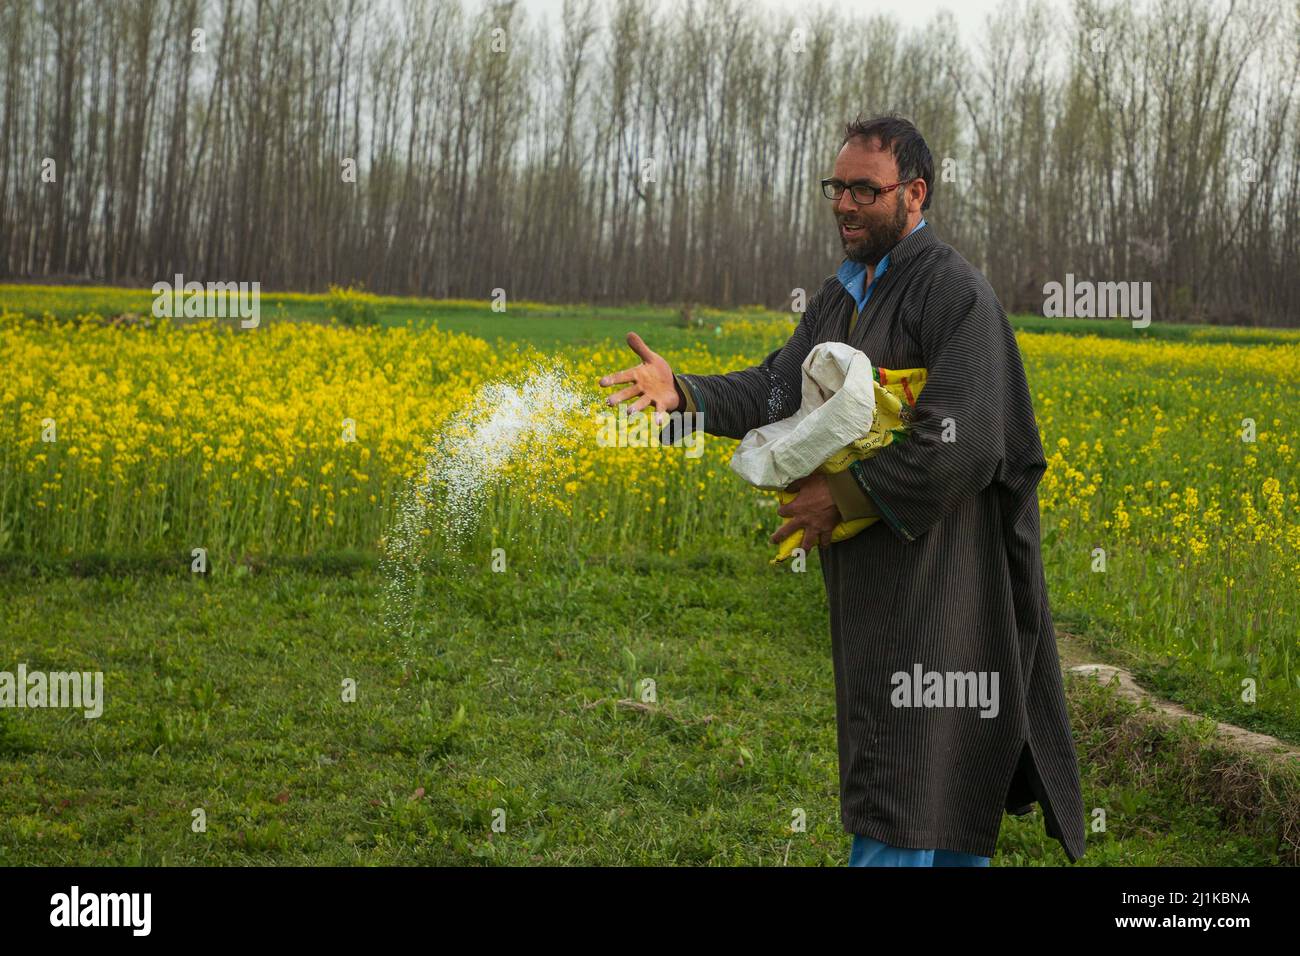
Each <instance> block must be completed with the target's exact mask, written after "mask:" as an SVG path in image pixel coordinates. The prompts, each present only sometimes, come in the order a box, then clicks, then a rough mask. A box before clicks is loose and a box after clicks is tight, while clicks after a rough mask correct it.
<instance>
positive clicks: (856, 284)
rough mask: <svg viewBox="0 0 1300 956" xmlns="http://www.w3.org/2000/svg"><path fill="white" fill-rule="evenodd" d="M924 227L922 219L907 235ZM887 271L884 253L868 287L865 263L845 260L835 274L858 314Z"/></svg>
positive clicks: (887, 257) (887, 259) (887, 260)
mask: <svg viewBox="0 0 1300 956" xmlns="http://www.w3.org/2000/svg"><path fill="white" fill-rule="evenodd" d="M924 225H925V218H924V217H922V218H921V221H920V222H918V223H917V224H916V225H915V226H914V227H913V228H912V231H911V232H909V233H908V234H907V235H908V236H910V235H911V234H912V233H913V232H916V230H917V229H920V228H921V227H922V226H924ZM903 238H904V239H906V238H907V236H904V237H903ZM888 269H889V253H888V252H886V253H885V254H884V256H882V257H881V259H880V261H879V262H878V263H876V272H875V274H874V275H873V276H872V277H871V285H869V286H868V285H866V280H867V265H866V263H865V262H854V261H853V260H852V259H845V260H844V262H843V263H842V264H841V265H840V267H839V269H838V270H836V273H835V274H836V276H838V277H839V280H840V285H842V286H844V289H845V291H847V292H848V294H849V295H851V296H853V301H854V302H856V303H857V304H858V312H859V313H860V312H862V310H863V309H865V308H866V307H867V300H868V299H870V298H871V290H872V289H874V288H875V287H876V283H877V282H879V281H880V277H881V276H883V275H884V274H885V272H886V271H887V270H888ZM864 286H865V288H864Z"/></svg>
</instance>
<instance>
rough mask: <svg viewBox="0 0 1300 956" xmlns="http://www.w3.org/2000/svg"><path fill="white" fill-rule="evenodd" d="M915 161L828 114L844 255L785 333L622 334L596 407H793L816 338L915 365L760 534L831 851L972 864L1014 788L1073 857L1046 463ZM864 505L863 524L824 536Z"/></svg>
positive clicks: (925, 173)
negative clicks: (818, 755)
mask: <svg viewBox="0 0 1300 956" xmlns="http://www.w3.org/2000/svg"><path fill="white" fill-rule="evenodd" d="M933 170H934V166H933V160H932V159H931V156H930V150H929V148H928V147H927V146H926V144H925V140H924V139H923V138H922V137H921V134H920V133H919V132H918V131H917V129H916V127H914V126H913V125H912V124H911V123H909V122H908V121H906V120H904V119H901V118H898V117H895V116H885V117H879V118H876V119H872V120H868V121H861V120H859V121H858V122H855V123H852V124H849V125H848V126H847V127H846V130H845V136H844V141H843V145H842V148H841V149H840V152H839V155H838V156H837V158H836V160H835V168H834V176H833V177H832V178H831V179H828V180H825V181H824V182H823V192H824V193H825V195H826V196H827V197H828V198H830V199H832V200H833V202H834V205H833V209H834V212H835V217H836V220H837V221H838V225H839V232H840V239H841V241H842V244H843V247H844V253H845V262H844V263H843V264H842V265H841V266H840V268H839V270H838V271H837V273H836V274H835V275H833V276H831V277H829V278H827V279H826V280H825V282H824V283H823V284H822V286H821V288H820V290H819V291H818V292H817V293H816V294H815V295H814V296H813V297H812V299H811V300H810V301H809V303H808V308H807V311H806V312H805V313H804V316H803V318H802V320H801V321H800V322H799V325H798V327H797V328H796V329H795V331H794V334H793V335H792V336H791V337H790V340H789V341H788V342H787V343H786V344H785V345H784V346H783V347H781V348H779V349H777V350H776V351H775V352H773V353H772V354H770V355H768V356H767V358H766V359H764V360H763V362H762V363H761V364H760V365H758V366H755V367H753V368H749V369H744V370H742V371H735V372H728V373H726V374H724V375H676V376H674V375H673V373H672V370H671V369H670V368H669V366H668V364H667V363H666V362H665V361H664V360H663V358H662V357H660V356H659V355H657V354H655V353H654V352H652V351H650V349H649V348H647V347H646V345H645V343H644V342H642V341H641V339H640V338H639V337H638V336H637V335H636V333H635V332H633V333H629V335H628V343H629V344H630V345H631V346H632V348H633V350H634V351H636V352H637V354H638V355H639V356H640V357H641V358H642V360H643V361H642V364H641V365H639V366H637V367H636V368H631V369H627V370H625V371H622V372H618V373H616V374H613V375H608V376H606V377H605V378H603V379H601V381H600V384H601V385H602V386H609V385H617V384H626V385H627V386H628V387H626V388H623V389H622V390H620V391H618V392H616V393H614V394H613V395H611V396H609V398H608V399H607V401H608V403H609V404H611V405H616V404H618V402H620V401H625V400H627V399H630V398H635V399H636V401H635V402H634V403H633V404H632V405H631V407H630V409H629V412H637V411H640V410H642V409H644V408H646V407H647V406H649V405H653V406H654V407H655V410H656V416H657V417H658V418H660V419H662V418H663V417H664V415H665V413H667V412H671V411H673V410H676V409H681V410H683V411H698V412H701V413H703V423H704V428H705V431H707V432H708V433H710V434H715V435H725V436H728V437H731V438H741V437H743V436H744V435H745V433H746V432H748V431H749V430H751V429H753V428H756V427H758V426H760V425H765V424H767V423H769V422H771V421H776V420H779V419H781V418H785V417H788V416H790V415H792V414H794V412H795V411H796V410H797V408H798V405H799V396H800V366H801V364H802V363H803V360H804V358H805V357H806V356H807V355H808V353H809V351H810V350H811V349H812V347H813V346H814V345H816V344H818V343H820V342H826V341H839V342H846V343H848V344H849V345H852V346H854V347H855V348H857V349H859V350H860V351H862V352H864V353H865V354H866V355H867V356H868V357H869V358H870V359H871V361H872V362H873V363H875V364H877V365H879V366H882V367H884V368H887V369H888V368H898V369H901V368H918V367H920V368H925V369H927V370H928V377H927V379H926V384H925V389H924V391H923V392H922V393H921V394H920V396H919V398H918V400H917V403H916V407H915V409H914V415H913V419H912V421H911V422H910V425H909V433H908V435H907V437H906V438H905V440H903V441H898V442H895V443H893V444H892V445H890V446H889V447H887V448H885V449H884V450H882V451H881V452H880V453H879V454H878V455H876V456H875V457H873V458H869V459H866V460H863V461H860V462H856V463H854V464H853V465H852V466H851V468H850V469H849V470H848V471H846V472H844V473H842V474H841V475H835V476H831V477H830V478H826V477H824V476H819V475H814V476H812V477H809V478H805V479H803V480H801V481H799V482H796V483H795V484H794V485H792V486H791V490H795V491H797V493H798V494H797V497H796V498H795V500H794V501H793V502H791V503H790V504H789V505H784V506H782V507H781V508H780V509H779V514H780V515H781V516H782V517H783V518H785V519H787V520H786V523H785V524H784V525H783V526H782V527H781V528H780V529H779V530H778V531H777V532H776V533H775V534H774V535H772V541H773V542H777V541H780V540H782V539H784V538H785V537H786V536H788V535H790V534H792V533H794V532H795V531H798V530H802V531H803V539H802V540H803V544H804V546H805V547H806V548H810V547H813V546H817V547H818V548H819V549H820V550H819V553H820V555H821V568H822V577H823V580H824V582H825V585H826V594H827V599H828V603H829V606H830V621H831V648H832V654H833V657H834V672H835V707H836V724H837V732H838V745H839V769H840V812H841V818H842V820H843V824H844V828H845V830H846V831H847V832H849V833H852V834H854V841H853V850H852V856H851V861H850V862H851V863H854V864H863V865H876V864H883V865H917V866H930V865H987V863H988V857H990V856H991V855H992V854H993V851H994V849H995V846H996V843H997V835H998V831H999V829H1000V825H1001V821H1002V814H1003V813H1004V812H1012V813H1016V814H1023V813H1028V812H1029V811H1030V810H1031V809H1032V806H1031V805H1030V804H1032V802H1033V801H1037V802H1038V803H1040V804H1041V806H1042V808H1043V814H1044V820H1045V825H1046V829H1047V832H1048V833H1049V834H1050V835H1051V836H1053V837H1055V838H1056V839H1057V840H1059V841H1060V842H1061V844H1062V846H1063V847H1064V849H1065V852H1066V854H1067V856H1068V857H1069V859H1070V860H1071V862H1073V861H1076V860H1078V859H1079V858H1080V857H1081V856H1082V855H1083V852H1084V832H1083V801H1082V798H1081V795H1080V790H1079V771H1078V762H1077V757H1076V754H1075V748H1074V741H1073V738H1072V736H1071V732H1070V722H1069V716H1068V713H1067V711H1066V706H1065V696H1064V691H1063V688H1062V682H1061V672H1060V668H1059V663H1058V659H1057V651H1056V636H1055V630H1054V628H1053V624H1052V615H1051V610H1050V608H1049V606H1048V597H1047V586H1046V582H1045V579H1044V575H1043V567H1042V558H1041V555H1040V550H1039V514H1038V494H1037V485H1038V481H1039V479H1040V478H1041V477H1042V474H1043V472H1044V470H1045V469H1046V462H1045V460H1044V458H1043V449H1042V444H1041V442H1040V440H1039V435H1038V425H1037V422H1036V420H1035V417H1034V410H1033V405H1032V402H1031V399H1030V395H1029V388H1028V385H1027V383H1026V379H1025V372H1024V366H1023V362H1022V359H1021V356H1020V350H1019V347H1018V346H1017V344H1016V340H1015V335H1014V333H1013V332H1012V329H1011V326H1010V323H1009V322H1008V321H1007V318H1006V313H1005V312H1004V310H1003V308H1002V306H1001V304H1000V303H999V302H998V300H997V298H996V297H995V296H994V294H993V290H992V289H991V288H990V286H989V284H988V282H987V281H986V280H985V279H984V277H983V276H982V275H981V274H980V273H979V272H978V271H977V270H976V269H975V268H974V267H973V266H972V265H971V264H970V263H968V262H967V261H966V260H965V259H963V258H962V257H961V256H960V255H959V254H958V253H957V252H956V251H955V250H954V249H953V248H952V247H951V246H949V245H947V244H946V243H944V242H943V241H942V240H941V239H940V238H939V237H938V235H936V233H935V230H934V228H933V227H932V226H930V225H928V224H926V222H925V220H924V219H923V218H922V212H923V210H925V209H926V208H928V207H929V205H930V193H931V190H932V188H933V183H934V171H933ZM818 464H819V462H808V467H809V470H810V471H811V470H812V468H814V467H815V466H816V465H818ZM868 514H879V515H880V516H881V518H882V520H881V521H878V522H876V523H875V524H873V525H871V526H870V527H869V528H867V529H866V530H865V531H863V532H861V533H860V534H858V535H856V536H855V537H852V538H849V539H847V540H845V541H841V542H839V543H836V544H832V543H831V541H830V534H831V531H832V529H833V528H834V527H835V525H836V524H837V523H839V522H840V521H842V520H847V519H850V518H854V517H861V516H864V515H868Z"/></svg>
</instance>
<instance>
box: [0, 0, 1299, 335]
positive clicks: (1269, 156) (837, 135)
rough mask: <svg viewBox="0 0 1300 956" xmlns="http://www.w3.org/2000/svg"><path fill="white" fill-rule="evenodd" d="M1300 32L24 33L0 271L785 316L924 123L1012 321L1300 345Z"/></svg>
mask: <svg viewBox="0 0 1300 956" xmlns="http://www.w3.org/2000/svg"><path fill="white" fill-rule="evenodd" d="M1298 80H1300V5H1297V4H1295V3H1291V4H1289V5H1274V4H1271V3H1268V2H1266V0H1232V2H1229V0H1222V2H1221V0H1151V2H1141V3H1139V2H1135V0H1112V2H1099V0H1073V2H1070V3H1068V4H1067V5H1063V4H1062V3H1059V2H1058V3H1048V2H1046V0H1007V2H1006V3H1005V5H1004V6H1003V7H1001V8H1000V9H999V10H998V11H997V12H995V13H994V14H992V15H991V16H990V17H989V18H988V20H987V23H986V26H985V29H984V30H983V31H982V32H980V33H979V34H978V35H975V36H963V35H962V34H961V31H960V30H959V28H958V26H957V24H956V22H955V21H954V20H953V19H952V18H951V17H950V16H947V15H944V14H940V15H938V16H936V17H935V18H933V19H931V20H929V21H927V22H923V23H914V22H911V21H908V22H906V23H905V22H903V21H902V20H900V19H899V18H898V17H897V16H870V17H864V16H861V15H856V14H849V15H845V14H843V13H841V12H839V11H835V10H832V9H829V8H821V9H817V10H811V9H810V11H809V12H807V13H799V14H795V13H785V14H773V13H771V12H770V11H765V10H764V9H763V8H756V7H754V6H751V5H748V4H746V3H743V2H741V0H707V2H701V0H677V2H674V3H671V4H668V3H657V2H654V0H608V2H605V3H597V2H596V0H567V2H566V3H565V6H564V9H563V13H562V15H560V16H559V17H557V18H555V19H554V21H553V22H543V21H542V19H541V18H540V17H537V16H536V15H533V14H529V13H528V12H527V11H526V10H525V9H524V8H523V7H522V6H521V5H520V4H519V3H517V2H501V3H490V2H489V3H486V4H484V5H482V6H471V5H467V4H464V3H462V2H460V0H103V2H100V0H0V274H3V275H5V276H8V277H23V278H28V277H60V278H85V279H93V280H99V281H109V282H115V283H123V282H140V283H146V284H147V283H152V282H154V281H157V280H159V279H163V278H166V279H171V277H172V276H173V275H174V274H175V273H182V274H183V275H184V276H185V277H186V279H197V280H200V281H207V280H232V281H233V280H240V281H250V280H258V281H260V282H261V283H262V284H263V287H264V288H268V289H271V288H278V289H297V290H306V291H311V290H322V289H324V288H325V287H326V286H327V285H329V284H331V283H338V284H347V283H354V284H362V285H364V287H365V288H367V289H369V290H371V291H376V292H389V293H399V294H420V295H429V296H437V297H466V298H487V297H488V296H490V295H491V294H492V290H493V289H496V288H502V289H505V290H506V292H507V294H508V295H509V296H510V297H512V298H529V299H538V300H543V301H556V302H564V301H573V302H576V301H584V302H599V303H615V302H629V301H644V302H656V303H666V302H694V303H711V304H716V305H719V306H730V305H737V304H749V303H762V304H767V305H769V306H774V307H781V306H788V304H789V302H790V298H791V293H792V290H793V289H795V288H796V287H798V288H806V289H809V290H811V289H815V288H816V287H817V286H818V285H819V284H820V282H821V280H822V279H823V278H824V277H825V276H826V275H828V274H830V272H832V271H833V270H834V268H835V266H836V265H837V264H838V262H839V260H840V258H841V252H840V246H839V240H838V238H837V236H836V234H835V230H834V222H833V217H832V215H831V213H830V211H829V205H830V204H829V202H828V201H827V200H825V199H824V198H823V197H822V196H821V193H820V188H819V180H820V179H821V178H822V177H824V176H827V175H829V174H830V170H831V165H832V163H833V161H834V157H835V153H836V151H837V150H838V148H839V145H840V139H841V135H842V131H843V126H844V123H845V122H846V121H848V120H851V119H853V118H855V117H856V116H857V115H859V114H862V115H871V114H876V113H881V112H886V111H894V112H898V113H901V114H902V115H905V116H907V117H908V118H910V119H912V120H913V121H914V122H915V123H916V124H917V125H918V126H919V128H920V129H921V131H922V133H923V134H924V135H925V137H926V139H927V141H928V142H929V144H930V147H931V150H932V152H933V154H934V157H935V166H936V168H935V177H936V182H935V189H934V194H933V205H932V207H931V208H930V209H929V210H928V211H927V219H928V221H929V222H930V223H931V224H933V225H934V226H935V228H936V229H937V230H939V232H940V233H941V235H942V236H943V238H945V239H946V240H947V241H949V242H951V243H952V244H953V245H954V246H956V247H957V249H958V250H959V251H960V252H962V254H963V255H965V256H966V257H967V258H968V259H970V260H971V261H972V262H973V263H975V264H976V265H977V266H978V267H979V268H981V269H982V270H983V271H984V274H985V275H986V276H987V277H988V278H989V280H990V282H991V283H992V284H993V287H994V288H995V290H996V291H997V293H998V295H999V297H1000V298H1001V299H1002V301H1003V303H1004V304H1005V305H1006V306H1007V307H1008V309H1012V310H1017V311H1030V312H1039V311H1041V309H1042V305H1043V299H1044V294H1043V286H1044V284H1045V283H1048V282H1051V281H1057V282H1062V281H1064V279H1065V276H1066V275H1067V274H1073V275H1074V276H1076V277H1078V278H1086V279H1092V280H1095V281H1150V282H1152V284H1153V287H1154V293H1153V294H1154V297H1155V300H1156V313H1155V314H1156V315H1157V317H1158V318H1161V319H1166V320H1171V319H1172V320H1195V321H1212V322H1215V321H1222V322H1229V321H1231V322H1238V323H1247V324H1297V323H1298V322H1300V319H1298V318H1297V316H1298V315H1300V310H1298V309H1297V308H1296V307H1295V305H1294V303H1295V302H1296V301H1300V270H1298V269H1296V267H1295V263H1296V261H1297V253H1300V248H1298V243H1300V238H1298V229H1300V208H1297V195H1298V194H1300V191H1298V190H1297V185H1298V184H1300V183H1298V178H1300V162H1297V156H1298V155H1300V142H1298V140H1300V133H1298V130H1300V123H1298V122H1297V118H1296V116H1295V115H1294V113H1293V107H1294V104H1295V100H1296V86H1297V81H1298Z"/></svg>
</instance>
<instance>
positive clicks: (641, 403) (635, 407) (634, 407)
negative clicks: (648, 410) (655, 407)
mask: <svg viewBox="0 0 1300 956" xmlns="http://www.w3.org/2000/svg"><path fill="white" fill-rule="evenodd" d="M653 401H654V399H653V398H651V397H650V396H649V395H642V396H641V397H640V398H638V399H637V400H636V401H635V402H633V403H632V404H631V405H629V406H628V409H627V413H628V414H629V415H635V414H636V413H637V412H639V411H641V409H643V408H645V407H646V406H647V405H649V404H650V403H651V402H653Z"/></svg>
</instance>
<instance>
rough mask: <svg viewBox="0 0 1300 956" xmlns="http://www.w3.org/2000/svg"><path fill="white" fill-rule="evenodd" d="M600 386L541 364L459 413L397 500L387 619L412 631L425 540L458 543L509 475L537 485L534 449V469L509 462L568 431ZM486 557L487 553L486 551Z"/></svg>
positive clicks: (389, 542)
mask: <svg viewBox="0 0 1300 956" xmlns="http://www.w3.org/2000/svg"><path fill="white" fill-rule="evenodd" d="M594 397H595V396H594V392H592V390H591V389H589V388H584V387H583V386H581V385H580V384H579V383H578V382H577V381H575V379H574V378H573V377H572V376H571V375H570V374H569V373H567V372H565V371H563V370H562V369H560V368H558V367H555V366H539V367H535V368H534V369H532V370H531V371H529V372H528V373H527V374H526V375H525V376H524V378H523V380H522V381H518V382H489V383H488V384H486V385H483V386H482V387H480V388H479V390H478V392H477V393H475V396H474V398H473V400H472V401H471V402H470V404H469V405H468V406H467V407H466V408H464V409H462V410H461V411H460V412H458V413H456V414H455V415H454V416H452V418H451V419H450V420H448V422H447V423H446V424H445V425H444V426H443V427H442V429H441V430H440V431H439V432H438V433H437V434H436V435H434V436H433V438H432V439H431V440H430V442H429V443H428V445H426V448H425V460H424V468H423V472H422V474H421V475H419V476H418V477H417V478H415V479H413V480H412V482H411V484H410V486H409V487H408V488H407V489H406V490H405V492H403V494H402V496H401V498H400V499H399V501H398V504H397V518H396V520H395V521H394V523H393V526H392V528H390V530H389V532H388V534H387V535H385V537H384V542H383V558H382V560H381V562H380V572H381V575H382V577H383V578H384V580H385V594H384V624H385V626H386V627H388V628H389V629H390V630H396V631H405V630H406V629H407V628H408V627H409V624H410V621H411V612H412V606H413V601H414V599H415V597H416V594H417V586H418V585H419V584H420V582H421V580H422V578H421V564H422V562H423V559H424V556H425V554H426V550H427V549H426V547H425V546H424V542H425V540H426V539H427V538H429V537H431V536H433V535H435V534H440V535H441V538H442V540H443V541H445V542H446V543H447V544H448V546H449V547H450V548H451V549H453V550H459V548H460V546H461V545H462V544H463V543H464V542H465V541H467V540H468V539H469V538H470V536H471V535H472V534H473V532H474V531H475V530H476V528H477V527H478V522H479V519H480V517H481V516H482V514H483V508H484V505H485V504H486V503H487V501H488V497H489V495H490V494H491V492H492V491H493V490H494V489H495V488H496V487H497V486H498V484H499V483H501V482H503V481H508V482H509V483H510V485H511V486H512V487H513V486H514V485H516V484H519V485H520V491H521V492H524V493H526V492H527V491H528V490H530V489H532V488H534V487H535V482H536V462H537V461H539V460H540V461H545V460H546V459H545V457H540V458H539V457H534V458H533V459H532V460H531V461H530V464H531V465H533V467H531V468H530V469H529V471H528V473H527V474H525V473H523V472H519V473H512V472H511V471H510V470H509V466H510V465H511V464H513V463H515V462H517V461H518V460H519V458H520V456H521V454H523V453H528V454H531V455H534V456H536V455H537V451H538V450H539V449H545V448H546V446H547V445H548V444H550V443H551V441H552V440H553V439H554V438H555V437H556V436H557V435H558V433H559V432H560V431H562V430H563V429H564V428H565V427H566V425H567V424H568V421H569V416H570V413H571V412H573V411H574V410H576V409H578V408H581V407H583V406H584V405H587V404H589V403H590V402H591V401H592V400H593V399H594ZM485 558H486V556H485Z"/></svg>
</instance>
